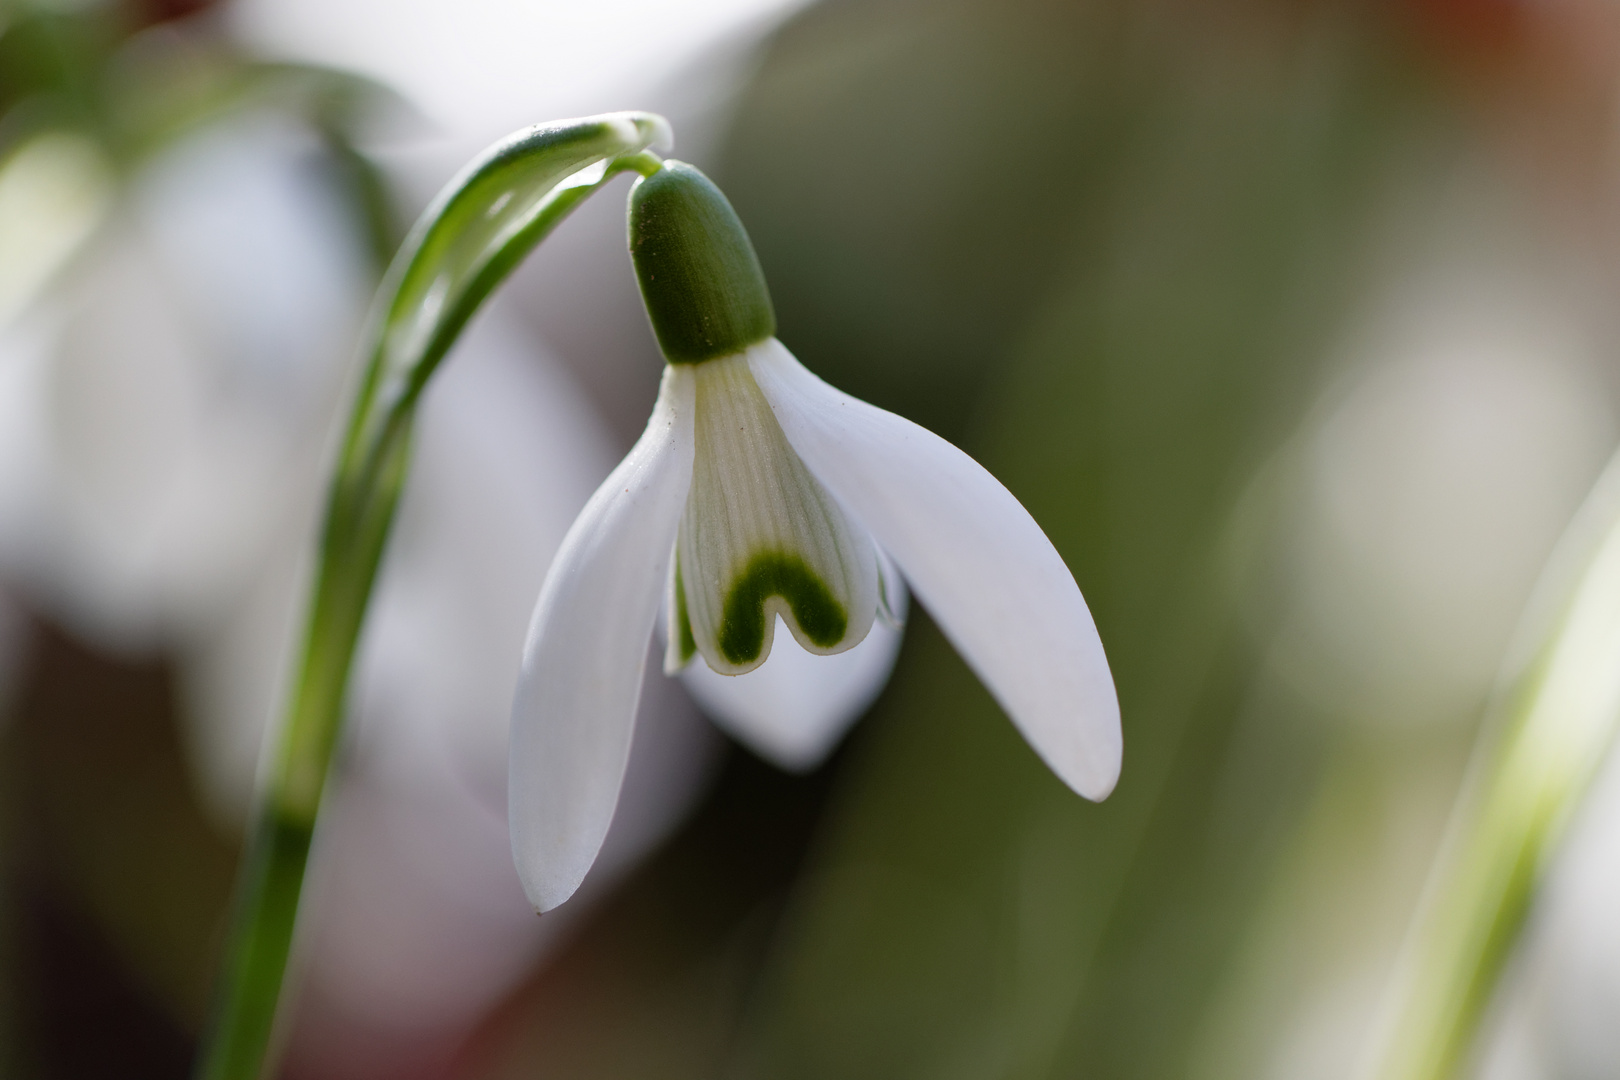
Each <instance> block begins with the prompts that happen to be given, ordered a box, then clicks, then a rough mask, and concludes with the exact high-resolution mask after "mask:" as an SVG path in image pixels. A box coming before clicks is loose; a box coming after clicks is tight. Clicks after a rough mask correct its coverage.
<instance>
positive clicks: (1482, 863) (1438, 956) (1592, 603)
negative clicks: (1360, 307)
mask: <svg viewBox="0 0 1620 1080" xmlns="http://www.w3.org/2000/svg"><path fill="white" fill-rule="evenodd" d="M1540 600H1541V602H1542V604H1541V607H1542V610H1538V611H1535V612H1533V615H1532V619H1531V622H1532V623H1536V624H1540V625H1538V627H1537V628H1538V629H1542V628H1543V627H1545V628H1546V629H1544V630H1543V632H1544V634H1545V636H1544V638H1543V639H1542V640H1541V641H1540V642H1539V643H1538V646H1537V647H1536V649H1535V651H1534V653H1533V655H1531V656H1530V657H1529V658H1528V662H1526V663H1523V664H1522V665H1520V666H1519V668H1518V673H1517V675H1516V678H1515V680H1514V682H1513V683H1512V684H1511V686H1510V688H1509V692H1508V694H1507V695H1506V696H1505V697H1504V699H1503V702H1502V708H1501V711H1500V714H1499V715H1500V723H1499V725H1498V726H1495V727H1493V728H1492V729H1491V730H1490V731H1489V732H1488V734H1487V739H1486V741H1484V742H1482V743H1481V749H1480V753H1479V754H1478V756H1477V758H1476V761H1475V763H1474V767H1473V771H1472V774H1471V776H1470V783H1469V784H1468V786H1467V788H1466V789H1465V790H1464V791H1463V793H1462V795H1461V796H1460V797H1459V799H1458V802H1457V806H1456V809H1455V811H1454V813H1453V818H1452V822H1451V828H1450V833H1449V836H1448V839H1447V847H1446V850H1445V852H1444V853H1443V857H1442V858H1441V860H1440V861H1439V862H1438V864H1437V866H1436V870H1435V874H1434V876H1433V878H1432V879H1431V880H1430V883H1429V887H1428V894H1427V896H1426V897H1425V902H1424V905H1423V908H1422V910H1421V911H1420V912H1419V913H1418V917H1417V919H1416V920H1415V921H1414V923H1413V926H1412V930H1411V933H1410V937H1409V939H1408V943H1407V948H1406V951H1405V954H1404V956H1403V958H1402V962H1401V965H1400V968H1399V970H1398V971H1397V973H1396V980H1395V982H1394V984H1393V985H1392V987H1391V990H1390V992H1389V994H1388V996H1387V997H1386V1000H1385V1003H1384V1010H1385V1016H1384V1029H1383V1030H1382V1031H1381V1032H1380V1036H1381V1037H1380V1039H1379V1040H1378V1041H1377V1042H1376V1043H1375V1044H1374V1045H1373V1047H1372V1050H1373V1053H1372V1054H1371V1055H1369V1058H1368V1062H1367V1067H1366V1068H1365V1069H1364V1070H1363V1073H1362V1075H1364V1076H1367V1077H1369V1080H1445V1078H1447V1077H1451V1076H1455V1075H1457V1074H1458V1072H1459V1070H1460V1069H1461V1068H1462V1066H1463V1064H1464V1063H1465V1062H1466V1060H1467V1056H1468V1053H1469V1051H1470V1049H1471V1048H1472V1045H1473V1037H1474V1034H1475V1032H1476V1030H1477V1028H1478V1026H1479V1021H1480V1019H1481V1017H1482V1016H1483V1015H1484V1013H1485V1009H1486V1007H1487V1006H1488V1005H1489V1004H1490V1001H1491V996H1492V993H1493V992H1494V990H1495V987H1496V983H1497V978H1498V976H1500V974H1501V973H1502V971H1503V969H1504V967H1505V966H1506V964H1507V961H1508V958H1509V957H1510V956H1511V954H1512V951H1513V946H1514V943H1515V942H1516V941H1517V940H1518V937H1519V931H1520V929H1521V928H1522V927H1523V925H1524V922H1525V918H1526V916H1527V915H1528V913H1529V910H1530V905H1531V902H1532V900H1533V899H1534V896H1535V893H1536V890H1537V887H1538V885H1539V884H1540V881H1541V879H1542V877H1543V875H1544V873H1545V871H1546V868H1547V866H1548V864H1549V861H1550V856H1551V854H1552V853H1553V852H1554V850H1555V849H1556V848H1557V845H1558V842H1559V840H1560V838H1561V837H1562V835H1563V832H1564V830H1565V827H1566V825H1567V824H1568V822H1569V820H1570V818H1571V816H1572V814H1573V812H1574V810H1575V808H1576V807H1577V806H1578V805H1579V803H1580V800H1581V797H1582V795H1583V794H1584V793H1585V791H1586V789H1587V787H1588V785H1589V783H1590V782H1591V780H1592V777H1593V776H1594V774H1595V773H1596V772H1597V769H1598V766H1599V765H1600V764H1601V763H1602V761H1603V760H1604V757H1605V752H1606V750H1607V749H1608V748H1609V746H1610V744H1611V743H1612V742H1613V740H1614V732H1615V727H1616V724H1617V723H1620V457H1616V458H1615V459H1613V460H1612V461H1611V462H1610V464H1609V466H1608V468H1607V469H1606V470H1605V471H1604V474H1603V476H1602V477H1601V478H1600V479H1599V481H1598V483H1597V486H1596V487H1595V488H1594V490H1593V492H1592V494H1591V496H1590V497H1589V498H1588V499H1587V502H1586V505H1585V506H1584V507H1583V508H1582V509H1581V512H1580V513H1579V514H1578V515H1577V517H1576V520H1575V523H1574V524H1573V525H1572V526H1571V528H1570V531H1569V534H1568V535H1567V536H1566V538H1565V540H1564V541H1563V543H1562V545H1561V547H1560V550H1559V552H1558V554H1557V555H1556V556H1555V558H1554V560H1553V563H1552V564H1551V566H1550V568H1549V570H1548V571H1547V572H1546V574H1545V575H1544V580H1543V584H1542V595H1541V597H1540ZM1549 608H1550V609H1551V610H1550V611H1549V610H1547V609H1549ZM1549 614H1550V615H1551V616H1552V617H1551V618H1545V616H1547V615H1549ZM1536 616H1542V618H1537V617H1536Z"/></svg>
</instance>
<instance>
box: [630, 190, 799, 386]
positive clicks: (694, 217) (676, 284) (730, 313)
mask: <svg viewBox="0 0 1620 1080" xmlns="http://www.w3.org/2000/svg"><path fill="white" fill-rule="evenodd" d="M630 256H631V259H632V260H633V261H634V262H635V266H636V277H637V279H638V280H639V281H640V284H641V299H642V302H643V303H645V304H646V306H647V318H648V319H649V320H651V322H652V328H653V333H654V334H655V335H656V336H657V338H658V345H659V347H660V348H661V349H663V351H664V358H665V359H666V360H668V361H669V362H670V363H672V364H696V363H701V362H702V361H704V360H714V359H717V358H719V357H722V356H731V355H734V354H736V353H740V352H742V351H743V350H744V349H746V348H748V347H749V346H750V345H757V344H759V343H760V342H762V341H765V340H766V339H768V338H770V337H771V336H772V335H774V334H775V333H776V312H775V310H774V309H773V308H772V307H771V295H770V291H769V290H768V289H767V288H766V287H765V274H764V271H762V270H761V269H760V266H759V257H758V256H757V255H755V254H754V245H753V244H752V243H751V242H750V241H749V239H748V232H747V230H745V229H744V228H743V224H742V221H741V219H739V218H738V217H737V212H736V211H735V210H733V209H732V208H731V203H729V202H728V201H726V197H725V195H723V194H722V193H721V191H720V189H719V188H717V187H715V186H714V183H713V182H712V181H711V180H710V179H709V178H708V177H707V176H704V175H703V173H701V172H699V171H698V170H697V169H694V168H693V167H692V166H690V165H687V164H685V163H684V162H679V161H666V162H664V167H663V168H661V169H659V170H658V171H657V172H655V173H653V174H652V175H650V176H645V177H643V178H641V179H640V180H638V181H636V185H635V187H634V188H632V189H631V191H630Z"/></svg>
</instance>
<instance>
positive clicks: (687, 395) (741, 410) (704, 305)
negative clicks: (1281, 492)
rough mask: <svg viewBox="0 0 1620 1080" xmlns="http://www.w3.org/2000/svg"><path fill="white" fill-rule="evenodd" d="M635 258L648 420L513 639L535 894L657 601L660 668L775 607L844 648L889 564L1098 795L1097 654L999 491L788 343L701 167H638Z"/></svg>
mask: <svg viewBox="0 0 1620 1080" xmlns="http://www.w3.org/2000/svg"><path fill="white" fill-rule="evenodd" d="M630 250H631V255H632V257H633V260H634V262H635V266H636V272H637V276H638V278H639V279H640V284H641V292H642V299H643V301H644V302H645V304H646V308H647V312H648V316H649V318H650V320H651V322H652V326H653V331H654V333H655V335H656V337H657V339H658V343H659V346H660V348H661V349H662V350H663V353H664V356H665V359H666V360H667V361H668V364H667V366H666V367H665V369H664V376H663V383H662V386H661V389H660V391H659V395H658V400H657V404H656V405H655V406H654V407H653V414H652V417H651V419H650V420H649V421H648V423H647V429H646V432H645V433H644V434H643V435H642V437H641V439H640V441H638V442H637V443H636V445H635V447H634V448H633V449H632V450H631V451H630V454H629V456H628V457H626V458H625V459H624V461H623V462H621V463H620V465H619V466H618V468H617V469H615V470H614V471H613V473H612V475H610V476H609V477H608V479H607V480H606V482H604V483H603V485H602V486H601V487H600V488H599V489H598V490H597V492H596V494H595V495H594V496H592V498H591V500H590V502H589V503H588V504H587V505H586V507H585V509H584V510H583V511H582V512H581V514H580V516H579V518H578V519H577V520H576V521H575V522H574V525H573V527H572V529H570V530H569V533H568V535H567V537H566V538H565V539H564V540H563V544H562V547H561V549H560V550H559V551H558V554H557V557H556V559H555V561H554V562H553V563H552V566H551V570H550V572H549V573H548V575H547V577H546V581H545V584H544V586H543V587H542V588H541V591H540V599H539V602H538V604H537V606H536V609H535V614H534V619H533V622H532V623H531V625H530V629H529V639H528V643H527V645H526V647H525V652H524V661H523V672H522V676H521V678H520V681H519V684H518V690H517V700H516V704H515V706H514V713H513V721H512V731H511V757H510V769H511V776H510V781H509V785H508V791H509V799H510V802H511V808H510V820H511V828H512V844H513V851H514V855H515V857H516V861H517V865H518V871H519V874H520V876H521V877H522V879H523V883H524V888H525V890H526V891H527V893H528V896H529V899H530V901H531V902H532V903H533V904H534V905H535V907H536V908H538V909H539V910H541V911H546V910H549V909H551V908H554V907H556V906H557V905H558V904H560V903H562V902H563V901H564V900H566V899H568V897H569V896H571V895H572V894H573V892H574V890H575V889H576V888H577V887H578V885H579V883H580V881H581V880H582V879H583V878H584V876H585V873H586V871H587V870H589V869H590V866H591V863H592V862H593V860H594V859H595V858H596V854H597V851H598V849H599V847H600V846H601V843H602V839H603V837H604V836H605V835H606V833H607V830H608V825H609V823H610V822H611V820H612V817H613V811H614V807H615V805H616V803H617V801H618V797H619V789H620V786H621V784H622V781H623V776H624V770H625V763H626V760H627V758H628V756H629V750H630V741H631V733H632V727H633V723H634V718H635V712H636V701H637V699H638V697H639V694H640V689H641V681H642V675H643V669H644V667H645V658H646V654H647V651H648V640H649V638H650V636H651V634H652V630H653V624H654V621H655V620H656V619H657V617H658V613H659V611H660V608H663V609H664V610H665V611H666V612H667V618H668V620H669V625H668V631H667V647H666V657H665V665H664V666H665V669H666V671H674V670H678V669H680V668H681V667H683V666H685V665H687V664H689V663H694V662H701V663H704V664H707V665H708V666H709V667H710V668H712V669H713V670H714V671H716V672H718V673H720V674H722V675H741V674H743V673H745V672H748V671H752V670H753V669H755V668H757V667H758V666H759V665H760V664H762V663H764V661H765V659H766V657H767V656H768V655H769V654H770V652H771V647H772V644H773V640H774V637H775V634H776V629H777V626H776V624H777V623H778V622H779V621H780V622H781V623H782V624H783V627H784V628H785V629H786V631H787V632H788V633H790V634H791V635H792V636H793V638H794V640H795V641H796V642H797V643H798V645H800V646H801V647H802V648H803V649H804V650H805V651H807V652H810V653H815V654H823V655H830V654H834V653H840V652H844V651H846V650H849V649H852V648H853V647H855V646H856V645H858V644H859V643H860V642H861V641H862V640H863V639H865V638H866V636H867V635H868V633H869V632H870V631H871V630H872V627H873V625H874V624H875V623H877V622H878V621H879V620H881V619H882V618H884V617H885V615H886V613H887V612H888V611H889V609H890V607H891V605H892V604H893V603H894V600H895V598H897V597H898V596H899V595H901V594H900V592H899V588H900V586H899V582H897V581H894V580H892V578H893V576H894V571H893V570H892V569H890V566H889V560H892V562H893V565H894V566H897V567H898V569H899V572H900V573H901V574H903V575H904V577H905V579H906V581H907V582H908V583H909V584H910V586H911V588H912V589H913V590H915V592H916V593H917V596H918V598H919V599H920V600H921V601H922V603H923V604H924V605H925V606H926V607H927V608H928V610H929V612H930V614H931V615H932V616H933V617H934V619H935V620H936V621H937V622H938V624H939V625H940V627H941V628H942V629H943V630H944V632H945V634H946V636H947V637H948V638H949V639H950V640H951V641H952V643H953V644H954V645H955V646H956V647H957V649H958V650H959V651H960V652H961V653H962V655H963V656H964V658H966V659H967V661H968V663H969V664H970V665H971V666H972V667H973V668H974V670H975V671H976V672H977V673H978V675H979V676H980V678H981V679H983V680H984V682H985V684H986V686H988V687H989V689H990V690H991V692H992V693H993V694H994V695H995V697H996V698H997V700H998V701H999V702H1000V703H1001V705H1002V706H1003V707H1004V708H1005V709H1006V710H1007V713H1008V715H1009V716H1010V717H1011V718H1012V720H1013V722H1014V723H1015V724H1016V725H1017V726H1018V728H1019V730H1020V731H1021V732H1023V734H1024V736H1025V738H1026V739H1028V740H1029V742H1030V744H1031V745H1032V746H1033V747H1034V749H1035V750H1036V752H1037V753H1038V754H1039V755H1040V756H1041V757H1042V759H1043V760H1045V761H1046V763H1047V764H1048V765H1049V766H1050V767H1051V768H1052V770H1053V771H1054V772H1056V773H1057V775H1058V776H1059V777H1061V778H1062V779H1063V781H1064V782H1065V783H1067V784H1068V785H1069V786H1070V787H1071V788H1073V789H1074V790H1075V791H1077V792H1079V793H1080V794H1081V795H1083V796H1085V797H1087V798H1090V799H1102V798H1104V797H1106V796H1107V795H1108V793H1109V792H1110V791H1111V790H1112V789H1113V787H1114V782H1115V780H1116V779H1117V778H1118V775H1119V767H1120V755H1121V739H1120V728H1119V706H1118V703H1117V701H1116V699H1115V695H1114V686H1113V680H1112V678H1111V676H1110V674H1109V671H1108V662H1107V660H1106V658H1105V657H1104V655H1103V649H1102V643H1101V641H1100V640H1099V639H1098V636H1097V630H1096V627H1095V626H1094V625H1093V623H1092V619H1091V614H1090V612H1089V611H1088V610H1087V609H1086V605H1085V601H1084V600H1083V599H1082V598H1081V596H1080V590H1079V588H1078V587H1077V586H1076V585H1075V582H1074V578H1073V577H1072V576H1071V575H1070V573H1069V570H1068V568H1067V567H1066V566H1065V565H1064V563H1063V560H1062V558H1061V557H1059V555H1058V553H1057V551H1056V550H1055V549H1054V548H1053V547H1052V544H1051V542H1050V541H1048V540H1047V538H1046V536H1045V534H1044V533H1042V532H1041V530H1040V527H1039V526H1038V525H1036V524H1035V521H1034V519H1032V518H1031V517H1030V515H1029V513H1028V512H1027V511H1026V510H1025V509H1024V508H1023V506H1021V505H1020V504H1019V503H1018V501H1017V499H1015V498H1014V497H1013V496H1012V494H1011V493H1009V492H1008V491H1007V489H1006V488H1004V487H1002V485H1001V484H1000V483H999V482H997V481H996V479H995V478H994V477H992V476H991V475H990V474H989V473H988V472H986V471H985V470H984V468H983V467H981V466H980V465H978V464H977V463H976V462H974V461H973V460H972V459H971V458H969V457H968V456H967V455H966V454H964V453H962V452H961V451H960V450H958V449H957V448H956V447H954V446H952V445H951V444H950V443H948V442H946V441H945V440H943V439H941V438H939V437H938V436H936V435H934V434H932V433H930V432H928V431H926V430H924V429H923V428H920V427H918V426H917V425H915V424H913V423H911V422H910V421H907V420H905V419H902V418H901V417H898V416H895V415H893V414H892V413H888V412H884V411H883V410H882V409H878V408H876V407H874V406H872V405H868V404H866V403H865V402H862V401H859V400H857V399H855V398H852V397H850V396H848V395H846V394H843V393H841V392H839V391H838V390H835V389H834V388H832V387H831V386H828V385H827V384H826V383H824V382H822V381H821V380H820V379H818V378H817V377H816V376H814V375H812V374H811V373H810V372H809V371H807V370H806V369H805V368H804V367H803V366H802V365H800V363H799V362H798V361H797V360H796V359H794V357H793V356H792V354H790V353H789V352H788V351H787V349H785V348H784V347H783V346H782V345H781V344H780V343H779V342H778V341H777V340H776V339H775V337H774V336H773V335H774V333H775V329H776V319H775V314H774V311H773V309H772V307H771V301H770V296H769V293H768V292H767V290H766V286H765V280H764V276H763V273H762V271H761V270H760V266H759V261H758V259H757V257H756V256H755V254H754V250H753V246H752V244H751V243H750V242H749V240H748V236H747V233H746V232H745V231H744V230H743V227H742V223H741V222H740V221H739V220H738V218H737V215H736V213H735V211H733V210H732V208H731V205H730V204H729V203H728V202H727V201H726V198H725V196H724V195H722V194H721V193H720V191H719V189H718V188H716V187H715V186H714V185H713V184H712V183H710V182H709V180H708V179H707V178H706V177H705V176H703V174H702V173H700V172H699V171H698V170H696V169H694V168H692V167H690V166H688V165H684V164H681V163H679V162H674V161H670V162H665V163H664V165H663V166H662V167H661V168H659V169H657V171H655V172H653V173H652V174H651V175H649V176H645V177H643V178H642V179H640V180H639V181H637V184H636V187H635V188H634V189H633V190H632V193H631V197H630ZM700 658H701V659H700Z"/></svg>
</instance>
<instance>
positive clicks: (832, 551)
mask: <svg viewBox="0 0 1620 1080" xmlns="http://www.w3.org/2000/svg"><path fill="white" fill-rule="evenodd" d="M694 367H695V374H694V381H695V383H696V384H697V413H696V416H697V419H696V435H695V436H694V443H695V451H694V453H695V457H694V460H693V464H692V489H691V494H690V495H689V496H688V497H687V503H686V513H685V515H684V516H683V517H682V518H681V526H680V537H679V540H678V542H677V544H676V550H675V561H676V573H675V575H674V580H673V584H672V587H671V599H670V613H671V615H672V616H673V623H672V625H671V627H670V633H669V639H670V643H671V646H672V648H671V649H670V654H669V657H668V659H667V660H666V663H665V667H666V670H669V669H672V668H679V667H681V666H683V665H684V662H685V661H686V660H687V659H689V658H690V657H691V653H692V650H693V649H695V650H696V651H698V652H701V653H702V654H703V658H704V660H706V661H707V662H708V664H709V666H710V667H712V668H714V669H715V670H716V671H718V672H720V673H721V674H724V675H741V674H744V673H745V672H748V671H752V670H753V669H754V668H756V667H758V666H759V665H760V664H762V663H763V662H764V661H765V658H766V657H767V656H769V655H770V651H771V643H772V640H773V636H774V631H775V629H776V622H777V616H778V615H780V616H781V620H782V623H783V624H784V625H785V626H787V628H788V629H789V630H790V631H792V634H793V637H794V639H795V640H796V641H797V642H798V643H799V645H800V646H801V647H802V648H804V649H805V650H806V651H808V652H813V653H818V654H820V655H824V656H826V655H832V654H834V653H840V652H843V651H844V650H846V649H850V648H853V647H855V646H856V645H858V644H859V643H860V642H861V640H862V639H863V638H864V637H866V632H867V630H868V629H869V628H870V627H871V625H872V618H873V615H874V613H875V612H876V611H877V607H878V562H877V553H876V552H875V551H874V550H873V548H872V540H871V537H869V536H868V535H867V534H866V531H865V530H864V529H861V528H858V527H856V526H855V525H853V524H851V522H850V521H849V516H848V514H846V513H845V511H844V509H843V508H842V507H841V506H839V505H838V500H836V499H835V498H833V497H832V495H831V494H829V493H828V491H827V489H826V488H825V487H823V486H822V485H821V484H820V483H818V482H817V481H816V478H815V477H814V476H813V475H812V474H811V472H810V470H808V469H806V468H805V466H804V463H803V462H801V461H800V460H799V458H798V455H797V454H795V453H794V452H793V448H792V447H791V446H790V445H788V441H787V439H786V438H784V437H783V435H782V429H781V427H780V426H779V425H778V424H777V422H776V419H775V418H774V417H773V416H772V414H771V408H770V405H769V404H768V403H767V402H766V400H765V398H764V396H763V395H762V394H761V393H760V391H759V387H758V386H757V385H755V383H754V377H753V375H752V374H751V373H750V371H749V367H748V362H747V358H746V356H745V355H737V356H728V357H724V358H722V359H719V360H708V361H705V362H704V363H702V364H697V365H694ZM688 635H690V638H689V639H688Z"/></svg>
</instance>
